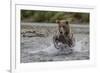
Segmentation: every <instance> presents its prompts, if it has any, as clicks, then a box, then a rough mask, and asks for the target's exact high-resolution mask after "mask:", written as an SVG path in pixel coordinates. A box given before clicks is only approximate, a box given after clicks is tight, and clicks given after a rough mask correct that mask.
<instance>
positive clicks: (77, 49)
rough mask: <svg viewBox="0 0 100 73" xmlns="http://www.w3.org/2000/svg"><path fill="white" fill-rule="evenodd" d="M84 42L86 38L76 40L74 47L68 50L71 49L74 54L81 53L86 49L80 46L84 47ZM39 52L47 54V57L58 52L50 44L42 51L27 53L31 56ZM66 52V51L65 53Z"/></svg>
mask: <svg viewBox="0 0 100 73" xmlns="http://www.w3.org/2000/svg"><path fill="white" fill-rule="evenodd" d="M86 40H87V39H86V38H84V39H83V40H81V41H77V40H76V42H75V46H74V47H73V48H70V49H72V50H73V51H74V52H83V51H85V49H86V48H83V47H82V46H84V43H85V41H86ZM84 47H85V46H84ZM40 52H43V53H47V54H49V55H50V54H51V55H53V54H57V53H59V52H60V50H58V49H56V48H55V47H54V44H53V43H51V45H50V46H49V47H47V48H44V49H42V50H36V51H30V52H29V53H31V54H38V53H40ZM66 52H67V51H66Z"/></svg>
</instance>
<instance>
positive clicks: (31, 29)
mask: <svg viewBox="0 0 100 73" xmlns="http://www.w3.org/2000/svg"><path fill="white" fill-rule="evenodd" d="M42 25H43V24H42ZM42 25H41V24H38V25H36V24H35V23H34V25H33V24H29V25H28V24H25V25H24V23H23V24H22V27H21V57H20V58H21V63H30V62H47V61H68V60H88V59H89V27H88V26H85V25H84V26H83V25H74V26H72V30H73V32H74V37H75V40H76V44H75V47H73V48H72V49H73V52H72V53H71V54H66V53H65V54H61V53H60V51H59V50H57V49H56V48H55V47H54V45H53V42H52V41H53V40H52V37H53V35H54V34H55V33H56V32H57V26H53V25H52V26H47V25H46V26H42Z"/></svg>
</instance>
